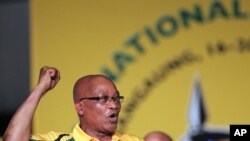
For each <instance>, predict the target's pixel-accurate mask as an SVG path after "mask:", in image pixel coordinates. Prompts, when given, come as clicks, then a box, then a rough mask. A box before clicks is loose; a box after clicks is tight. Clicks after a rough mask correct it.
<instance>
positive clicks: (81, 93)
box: [73, 74, 114, 103]
mask: <svg viewBox="0 0 250 141" xmlns="http://www.w3.org/2000/svg"><path fill="white" fill-rule="evenodd" d="M100 82H103V83H112V84H113V85H114V83H113V81H112V80H110V79H109V78H108V77H106V76H105V75H101V74H95V75H86V76H83V77H81V78H80V79H78V80H77V81H76V83H75V85H74V89H73V98H74V103H76V102H77V101H78V100H79V99H80V97H86V96H89V95H91V93H92V92H93V91H94V89H95V87H96V86H97V85H98V83H100Z"/></svg>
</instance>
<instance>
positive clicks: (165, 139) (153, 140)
mask: <svg viewBox="0 0 250 141" xmlns="http://www.w3.org/2000/svg"><path fill="white" fill-rule="evenodd" d="M144 139H145V141H173V140H172V138H171V137H170V136H169V135H167V134H166V133H164V132H160V131H152V132H149V133H147V134H146V135H145V137H144Z"/></svg>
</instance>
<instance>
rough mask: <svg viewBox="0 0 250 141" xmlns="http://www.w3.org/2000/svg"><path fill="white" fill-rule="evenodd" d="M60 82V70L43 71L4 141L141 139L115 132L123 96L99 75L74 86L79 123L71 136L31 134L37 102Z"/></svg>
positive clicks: (129, 140) (47, 68)
mask: <svg viewBox="0 0 250 141" xmlns="http://www.w3.org/2000/svg"><path fill="white" fill-rule="evenodd" d="M59 80H60V73H59V71H58V69H56V68H54V67H48V66H45V67H42V68H41V69H40V75H39V81H38V84H37V85H36V86H35V87H34V88H33V90H32V91H31V93H30V95H29V96H28V98H27V99H26V100H25V101H24V102H23V104H22V105H21V106H20V107H19V108H18V110H17V112H16V113H15V114H14V116H13V117H12V119H11V121H10V123H9V125H8V127H7V130H6V131H5V134H4V137H3V140H4V141H29V140H31V141H41V140H42V141H111V140H112V141H118V140H124V141H140V140H141V139H140V138H138V137H136V136H133V135H130V134H126V133H122V132H118V131H116V128H117V123H118V117H119V112H120V110H121V100H122V99H123V96H121V95H120V94H119V91H118V90H117V88H116V86H115V84H114V83H113V81H112V80H110V79H109V78H108V77H106V76H104V75H100V74H96V75H87V76H84V77H81V78H80V79H78V80H77V81H76V83H75V85H74V88H73V101H74V105H75V110H76V113H77V115H78V117H79V124H77V125H75V127H74V129H73V131H72V132H71V133H60V132H55V131H51V132H49V133H47V134H39V135H31V122H32V118H33V116H34V113H35V110H36V108H37V106H38V103H39V102H40V100H41V99H42V98H43V96H45V94H46V93H47V92H48V91H49V90H51V89H53V88H54V87H55V86H56V84H57V83H58V82H59ZM52 106H53V105H52ZM62 110H63V109H62ZM61 118H63V117H61ZM45 124H46V123H45Z"/></svg>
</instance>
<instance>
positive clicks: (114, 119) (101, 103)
mask: <svg viewBox="0 0 250 141" xmlns="http://www.w3.org/2000/svg"><path fill="white" fill-rule="evenodd" d="M93 83H94V84H93V85H91V88H90V90H89V93H86V94H85V95H84V97H88V98H89V97H100V98H105V97H106V98H107V97H108V98H109V99H108V101H105V99H100V100H89V99H85V100H82V101H81V102H82V103H83V104H82V106H83V107H82V108H83V109H84V113H83V116H82V119H83V124H84V127H85V130H91V131H95V132H101V133H113V132H114V131H115V130H116V127H117V123H118V115H119V112H120V109H121V103H120V101H119V99H118V100H115V98H116V97H117V96H119V92H118V91H117V89H116V87H115V85H114V84H113V83H112V82H111V81H109V80H107V79H104V78H98V79H97V80H96V81H94V82H93ZM111 97H113V100H111Z"/></svg>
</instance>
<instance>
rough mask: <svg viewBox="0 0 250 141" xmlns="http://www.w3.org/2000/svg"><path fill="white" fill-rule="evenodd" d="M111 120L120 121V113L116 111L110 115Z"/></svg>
mask: <svg viewBox="0 0 250 141" xmlns="http://www.w3.org/2000/svg"><path fill="white" fill-rule="evenodd" d="M109 120H110V121H111V122H112V123H117V121H118V114H116V113H112V114H110V115H109Z"/></svg>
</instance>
